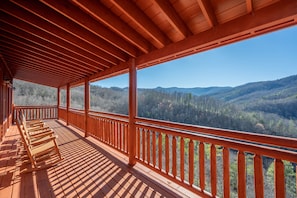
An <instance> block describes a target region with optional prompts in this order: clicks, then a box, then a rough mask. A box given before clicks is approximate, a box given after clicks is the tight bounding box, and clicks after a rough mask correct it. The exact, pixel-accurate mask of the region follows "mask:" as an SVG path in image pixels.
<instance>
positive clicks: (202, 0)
mask: <svg viewBox="0 0 297 198" xmlns="http://www.w3.org/2000/svg"><path fill="white" fill-rule="evenodd" d="M197 1H198V4H199V7H200V9H201V11H202V13H203V16H204V17H205V19H206V20H207V22H208V24H209V25H210V27H214V26H216V25H217V24H218V20H217V18H216V15H215V12H214V10H213V7H212V4H211V1H209V0H197Z"/></svg>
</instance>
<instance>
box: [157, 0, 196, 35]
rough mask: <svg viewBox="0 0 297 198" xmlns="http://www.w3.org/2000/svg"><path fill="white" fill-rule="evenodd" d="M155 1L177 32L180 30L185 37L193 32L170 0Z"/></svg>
mask: <svg viewBox="0 0 297 198" xmlns="http://www.w3.org/2000/svg"><path fill="white" fill-rule="evenodd" d="M154 3H155V4H156V5H157V6H158V7H159V9H160V10H161V11H162V13H163V14H164V16H165V17H166V19H167V20H168V22H169V23H170V24H171V26H172V27H173V28H174V29H175V30H176V31H177V32H179V33H180V34H181V35H182V36H183V38H186V37H188V36H191V35H192V34H193V33H192V32H191V31H190V29H189V28H188V27H187V25H186V24H185V23H184V21H183V20H182V19H181V17H180V16H179V15H178V13H177V12H176V11H175V9H174V7H173V6H172V5H171V4H170V2H168V1H164V0H154Z"/></svg>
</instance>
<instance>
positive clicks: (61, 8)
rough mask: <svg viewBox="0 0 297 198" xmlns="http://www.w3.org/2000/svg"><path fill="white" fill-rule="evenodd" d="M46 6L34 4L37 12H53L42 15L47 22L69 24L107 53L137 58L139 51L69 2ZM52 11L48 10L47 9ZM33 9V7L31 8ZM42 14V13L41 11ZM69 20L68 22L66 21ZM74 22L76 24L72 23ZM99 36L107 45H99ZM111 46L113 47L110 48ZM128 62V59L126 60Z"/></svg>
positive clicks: (56, 2)
mask: <svg viewBox="0 0 297 198" xmlns="http://www.w3.org/2000/svg"><path fill="white" fill-rule="evenodd" d="M14 1H18V2H19V3H21V4H22V6H26V7H28V6H27V5H28V3H26V2H24V1H23V0H14ZM42 2H43V3H44V5H47V6H45V7H44V6H41V5H39V4H37V3H36V4H34V6H36V7H35V8H36V9H34V11H35V12H38V11H39V10H40V9H42V10H47V11H48V12H50V11H51V13H50V14H49V13H46V14H44V15H42V17H44V18H46V19H47V20H50V21H52V22H53V23H55V24H59V26H62V27H65V25H64V24H67V26H66V27H65V28H69V29H70V31H71V30H72V31H73V30H74V29H73V28H75V29H76V31H79V32H81V33H80V35H82V36H83V37H85V38H86V39H89V40H91V42H92V43H94V44H96V45H97V46H98V47H102V50H105V52H107V53H109V54H111V55H113V54H120V53H122V51H124V52H125V53H127V54H128V55H129V56H132V57H136V55H137V50H136V49H135V48H134V47H133V46H132V45H131V44H130V43H128V42H127V41H126V40H124V39H122V38H121V37H119V36H118V35H116V34H115V33H114V32H112V31H110V30H109V29H107V28H105V27H104V26H103V25H102V24H101V23H98V22H97V21H96V20H94V19H93V18H92V17H90V16H89V15H87V14H86V13H84V12H83V11H82V10H80V9H79V8H78V7H76V6H74V5H72V4H69V2H68V1H64V0H58V1H55V0H52V1H42ZM46 7H47V8H51V9H47V8H46ZM31 9H32V6H31ZM53 10H55V11H56V12H58V13H60V14H61V15H62V16H65V17H59V16H58V15H56V14H55V12H53ZM40 12H42V11H40ZM66 19H68V20H69V21H68V20H66ZM70 21H71V22H72V21H74V22H75V23H76V24H74V23H71V22H70ZM95 35H96V36H98V37H99V38H101V39H103V41H105V43H106V44H104V42H103V41H101V42H100V43H98V41H99V40H100V39H99V38H97V39H95V37H94V36H95ZM108 45H111V46H108ZM121 50H122V51H121ZM125 60H126V59H125ZM125 60H123V58H121V61H125Z"/></svg>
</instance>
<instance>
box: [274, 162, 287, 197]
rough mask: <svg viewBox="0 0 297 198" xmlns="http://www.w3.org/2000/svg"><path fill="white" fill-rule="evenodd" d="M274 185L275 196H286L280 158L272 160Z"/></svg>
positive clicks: (282, 166)
mask: <svg viewBox="0 0 297 198" xmlns="http://www.w3.org/2000/svg"><path fill="white" fill-rule="evenodd" d="M274 185H275V186H274V189H275V197H286V193H285V173H284V163H283V161H282V160H280V159H275V160H274Z"/></svg>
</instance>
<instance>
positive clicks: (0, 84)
mask: <svg viewBox="0 0 297 198" xmlns="http://www.w3.org/2000/svg"><path fill="white" fill-rule="evenodd" d="M2 75H3V74H2V70H1V68H0V142H1V141H2V137H3V136H4V126H3V122H4V119H3V111H4V100H3V92H4V90H3V89H4V85H3V79H2Z"/></svg>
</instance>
